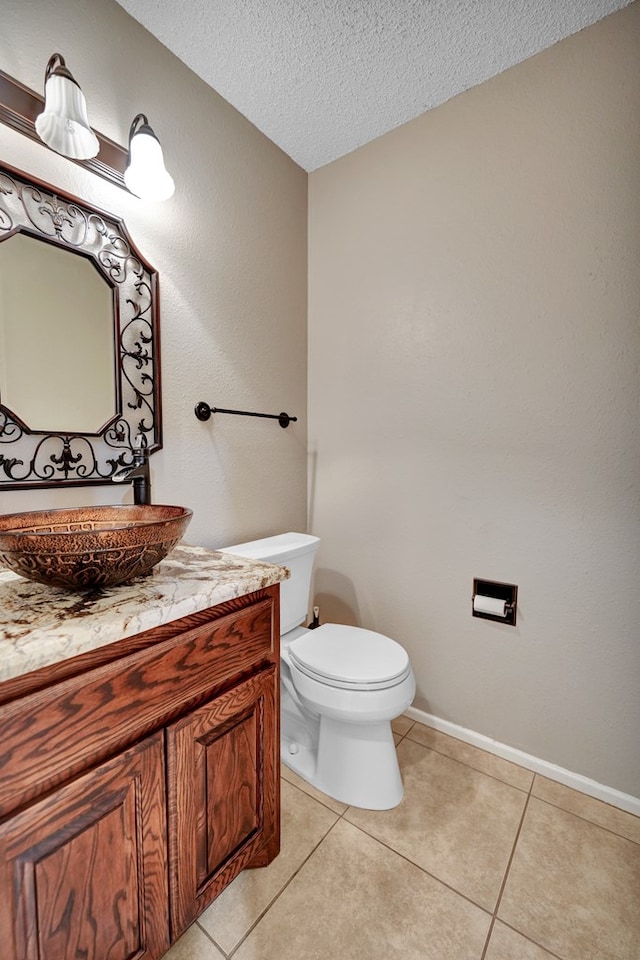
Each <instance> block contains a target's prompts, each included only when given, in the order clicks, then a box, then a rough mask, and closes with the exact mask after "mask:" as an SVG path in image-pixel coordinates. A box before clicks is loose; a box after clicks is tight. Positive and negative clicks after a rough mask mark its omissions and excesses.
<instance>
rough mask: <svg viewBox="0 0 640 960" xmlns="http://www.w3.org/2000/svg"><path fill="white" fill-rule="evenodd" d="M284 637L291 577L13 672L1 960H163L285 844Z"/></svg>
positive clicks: (0, 887)
mask: <svg viewBox="0 0 640 960" xmlns="http://www.w3.org/2000/svg"><path fill="white" fill-rule="evenodd" d="M278 637H279V623H278V587H277V585H276V586H273V587H266V588H264V589H263V590H260V591H258V592H257V593H253V594H250V595H249V596H247V597H242V598H240V599H238V600H233V601H229V602H228V603H225V604H221V605H220V606H218V607H213V608H210V609H209V610H206V611H202V612H200V613H197V614H193V615H191V616H189V617H185V618H183V619H181V620H179V621H174V622H173V623H170V624H166V625H164V626H163V627H158V628H156V629H154V630H151V631H147V632H146V633H143V634H138V635H137V636H136V637H132V638H128V639H126V640H122V641H120V642H119V643H116V644H112V645H110V646H109V647H108V648H104V647H103V648H100V650H99V651H97V652H96V653H95V654H84V655H82V656H80V657H77V658H75V662H74V661H71V660H70V661H64V662H63V663H62V664H57V665H54V666H53V667H49V668H45V669H44V670H40V671H37V672H35V673H34V674H32V675H29V677H27V678H19V679H18V680H17V681H7V682H6V683H5V684H2V685H0V704H1V705H0V731H1V733H2V747H1V748H0V942H1V943H2V947H1V948H0V953H1V955H2V958H3V960H77V958H78V957H82V958H83V960H157V958H159V957H161V956H162V955H163V954H164V953H165V952H166V950H167V949H168V948H169V946H170V944H171V943H172V942H173V941H174V940H175V939H177V937H178V936H179V935H180V934H181V933H182V932H183V930H184V929H185V928H186V927H187V926H188V925H189V924H190V923H191V922H192V921H193V920H194V919H195V918H196V917H197V916H198V915H199V914H200V913H201V912H202V910H203V909H204V908H205V907H206V906H207V905H208V904H209V903H210V902H211V901H212V900H213V899H214V898H215V897H216V896H217V895H218V893H220V892H221V890H222V889H224V887H225V886H226V885H227V884H228V883H229V882H230V881H231V880H232V879H233V878H234V877H235V876H236V875H237V874H238V873H239V872H240V870H242V869H243V868H244V867H248V866H262V865H265V864H267V863H269V862H270V861H271V860H272V859H273V857H275V856H276V854H277V853H278V851H279V846H280V830H279V822H280V795H279V722H278V721H279V650H278ZM109 657H110V658H111V659H109Z"/></svg>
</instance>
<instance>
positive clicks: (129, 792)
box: [0, 734, 169, 960]
mask: <svg viewBox="0 0 640 960" xmlns="http://www.w3.org/2000/svg"><path fill="white" fill-rule="evenodd" d="M163 761H164V751H163V744H162V735H161V734H158V735H156V736H154V737H151V738H149V739H148V740H146V741H145V742H144V743H142V744H140V745H138V746H137V747H133V748H132V749H130V750H128V751H127V752H126V753H124V754H122V755H120V756H118V757H115V758H114V759H113V760H111V761H108V762H107V763H105V764H103V765H102V766H100V767H98V768H97V769H95V770H92V771H91V772H89V773H87V774H85V775H83V776H81V777H78V778H77V779H76V780H74V781H72V782H71V783H69V784H66V785H64V786H62V787H60V788H58V789H57V790H56V791H54V792H53V793H51V794H50V795H48V796H47V797H45V798H43V799H42V800H39V801H38V802H36V803H34V804H32V805H31V806H29V807H27V808H26V809H25V810H23V811H21V812H20V813H18V814H15V815H14V816H13V817H11V818H10V819H8V820H6V821H5V822H4V823H3V824H1V825H0V876H1V878H2V881H1V889H2V891H3V896H2V899H1V901H0V936H1V937H2V944H3V949H2V956H3V958H6V960H77V958H79V957H82V958H83V960H155V958H156V957H159V956H161V955H162V953H164V952H165V951H166V950H167V949H168V946H169V937H168V935H169V930H168V920H167V916H168V896H167V880H166V876H167V857H166V839H165V838H166V818H165V789H164V775H163V774H164V762H163Z"/></svg>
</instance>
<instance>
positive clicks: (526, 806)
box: [480, 780, 533, 960]
mask: <svg viewBox="0 0 640 960" xmlns="http://www.w3.org/2000/svg"><path fill="white" fill-rule="evenodd" d="M531 787H533V780H532V781H531ZM531 787H529V792H528V794H527V799H526V800H525V802H524V808H523V810H522V816H521V817H520V823H519V824H518V829H517V831H516V835H515V838H514V841H513V846H512V848H511V854H510V856H509V860H508V861H507V866H506V868H505V871H504V876H503V878H502V883H501V884H500V890H499V891H498V899H497V900H496V905H495V907H494V909H493V916H492V917H491V923H490V924H489V930H488V932H487V939H486V942H485V945H484V950H483V951H482V956H481V957H480V960H485V957H486V955H487V950H488V949H489V942H490V940H491V934H492V933H493V928H494V926H495V923H496V920H497V919H499V918H498V910H499V909H500V904H501V902H502V896H503V894H504V891H505V888H506V886H507V880H508V879H509V871H510V870H511V864H512V863H513V858H514V857H515V855H516V848H517V846H518V840H519V839H520V834H521V833H522V827H523V824H524V818H525V817H526V815H527V810H528V809H529V801H530V800H531Z"/></svg>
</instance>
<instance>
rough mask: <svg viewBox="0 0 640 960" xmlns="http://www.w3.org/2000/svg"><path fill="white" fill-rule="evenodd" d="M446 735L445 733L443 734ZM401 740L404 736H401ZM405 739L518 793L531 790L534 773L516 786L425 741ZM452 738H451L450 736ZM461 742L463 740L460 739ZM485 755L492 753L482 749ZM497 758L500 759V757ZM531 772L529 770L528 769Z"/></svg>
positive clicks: (515, 764)
mask: <svg viewBox="0 0 640 960" xmlns="http://www.w3.org/2000/svg"><path fill="white" fill-rule="evenodd" d="M445 736H446V734H445ZM402 739H403V740H404V739H405V737H403V738H402ZM406 739H407V740H408V741H409V743H415V745H416V746H417V747H423V748H424V749H425V750H431V752H432V753H437V754H438V756H440V757H445V758H446V759H447V760H453V762H454V763H459V764H460V765H461V766H463V767H467V769H469V770H473V771H475V773H481V774H482V775H483V776H484V777H490V778H491V780H495V781H496V782H497V783H502V784H504V785H505V786H506V787H512V788H513V789H514V790H518V791H519V792H520V793H526V794H529V793H530V792H531V787H532V786H533V780H534V776H535V775H534V774H533V773H532V776H531V784H530V786H528V787H516V785H515V784H514V783H509V781H508V780H503V779H502V778H501V777H496V775H495V774H493V773H487V772H486V770H481V769H480V768H479V767H474V766H473V765H472V764H470V763H467V761H466V760H459V759H458V757H452V756H451V754H449V753H443V752H442V750H438V749H437V748H436V747H428V746H427V745H426V743H420V741H419V740H412V739H411V737H409V736H407V737H406ZM451 739H453V738H451ZM461 742H463V741H461ZM474 749H475V750H479V749H480V747H474ZM483 752H484V753H486V754H487V756H489V757H492V756H493V754H492V753H488V752H487V751H486V750H484V751H483ZM499 759H502V758H501V757H500V758H499ZM505 763H511V760H505ZM513 766H514V767H518V764H517V763H514V764H513ZM518 769H519V770H526V769H527V768H526V767H518ZM529 772H530V773H531V771H529Z"/></svg>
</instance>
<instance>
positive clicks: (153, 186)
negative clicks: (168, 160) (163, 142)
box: [124, 113, 176, 200]
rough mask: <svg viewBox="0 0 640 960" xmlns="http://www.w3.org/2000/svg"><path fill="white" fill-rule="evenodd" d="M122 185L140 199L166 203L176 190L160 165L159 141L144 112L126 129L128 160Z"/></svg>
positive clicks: (162, 165) (165, 170)
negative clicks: (127, 131)
mask: <svg viewBox="0 0 640 960" xmlns="http://www.w3.org/2000/svg"><path fill="white" fill-rule="evenodd" d="M124 182H125V183H126V185H127V187H128V188H129V190H130V191H131V193H133V194H135V195H136V197H140V199H141V200H168V199H169V197H171V196H173V192H174V190H175V188H176V187H175V184H174V182H173V178H172V177H171V175H170V174H169V173H168V172H167V169H166V167H165V165H164V157H163V154H162V147H161V146H160V141H159V140H158V138H157V137H156V135H155V133H154V132H153V130H152V129H151V127H150V126H149V121H148V120H147V118H146V116H145V115H144V113H139V114H138V115H137V116H136V117H134V119H133V122H132V124H131V128H130V130H129V158H128V165H127V169H126V170H125V172H124Z"/></svg>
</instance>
